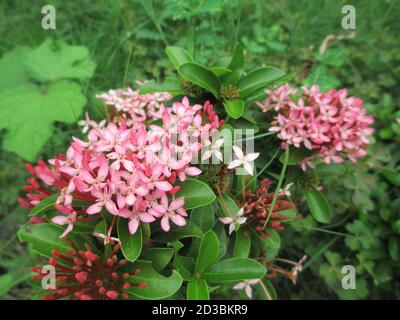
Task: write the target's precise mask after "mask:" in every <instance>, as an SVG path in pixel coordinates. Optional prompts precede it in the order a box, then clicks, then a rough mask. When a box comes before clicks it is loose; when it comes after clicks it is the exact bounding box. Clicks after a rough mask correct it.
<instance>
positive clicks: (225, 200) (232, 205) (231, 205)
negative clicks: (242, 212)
mask: <svg viewBox="0 0 400 320" xmlns="http://www.w3.org/2000/svg"><path fill="white" fill-rule="evenodd" d="M217 201H218V204H219V206H220V207H221V210H222V213H223V215H224V216H225V217H230V216H235V215H236V214H237V213H238V212H239V207H238V206H237V204H236V202H235V200H233V198H232V197H231V196H229V195H228V194H226V193H224V194H223V196H222V199H220V198H217ZM228 211H229V212H228Z"/></svg>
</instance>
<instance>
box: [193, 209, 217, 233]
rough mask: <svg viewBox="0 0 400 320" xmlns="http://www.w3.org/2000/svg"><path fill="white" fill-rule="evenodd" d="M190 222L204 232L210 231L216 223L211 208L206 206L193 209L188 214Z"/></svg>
mask: <svg viewBox="0 0 400 320" xmlns="http://www.w3.org/2000/svg"><path fill="white" fill-rule="evenodd" d="M190 220H191V221H193V222H194V223H195V224H196V225H197V226H199V227H200V228H201V230H203V231H204V232H206V231H208V230H210V229H212V228H213V227H214V225H215V223H216V221H215V214H214V208H213V206H212V205H211V204H208V205H206V206H203V207H199V208H196V209H193V210H192V212H191V213H190Z"/></svg>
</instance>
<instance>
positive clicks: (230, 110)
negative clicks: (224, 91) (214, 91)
mask: <svg viewBox="0 0 400 320" xmlns="http://www.w3.org/2000/svg"><path fill="white" fill-rule="evenodd" d="M224 108H225V111H226V113H227V114H228V115H229V116H230V117H232V118H233V119H238V118H240V117H241V116H242V114H243V110H244V102H243V100H240V99H236V100H230V101H225V102H224Z"/></svg>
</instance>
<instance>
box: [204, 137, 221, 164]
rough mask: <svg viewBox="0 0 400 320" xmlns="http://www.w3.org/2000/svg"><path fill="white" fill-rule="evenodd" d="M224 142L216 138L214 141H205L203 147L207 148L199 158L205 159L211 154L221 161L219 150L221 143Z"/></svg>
mask: <svg viewBox="0 0 400 320" xmlns="http://www.w3.org/2000/svg"><path fill="white" fill-rule="evenodd" d="M223 144H224V139H218V140H216V141H215V142H212V143H211V142H210V141H209V140H207V141H206V143H205V148H208V150H207V149H206V150H207V151H206V152H204V154H203V156H202V158H201V160H203V161H205V160H207V159H209V158H211V157H212V156H213V155H214V156H215V157H216V158H217V159H218V160H220V161H223V157H222V153H221V151H220V149H221V147H222V145H223Z"/></svg>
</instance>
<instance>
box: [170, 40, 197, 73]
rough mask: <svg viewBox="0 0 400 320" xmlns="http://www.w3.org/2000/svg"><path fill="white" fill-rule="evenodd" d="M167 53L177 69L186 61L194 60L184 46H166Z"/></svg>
mask: <svg viewBox="0 0 400 320" xmlns="http://www.w3.org/2000/svg"><path fill="white" fill-rule="evenodd" d="M165 53H166V54H167V56H168V58H169V59H170V60H171V62H172V63H173V64H174V66H175V68H176V69H179V67H180V66H181V65H183V64H185V63H190V62H193V58H192V56H191V55H190V53H189V52H187V51H186V50H185V49H183V48H179V47H174V46H169V47H166V48H165Z"/></svg>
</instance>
